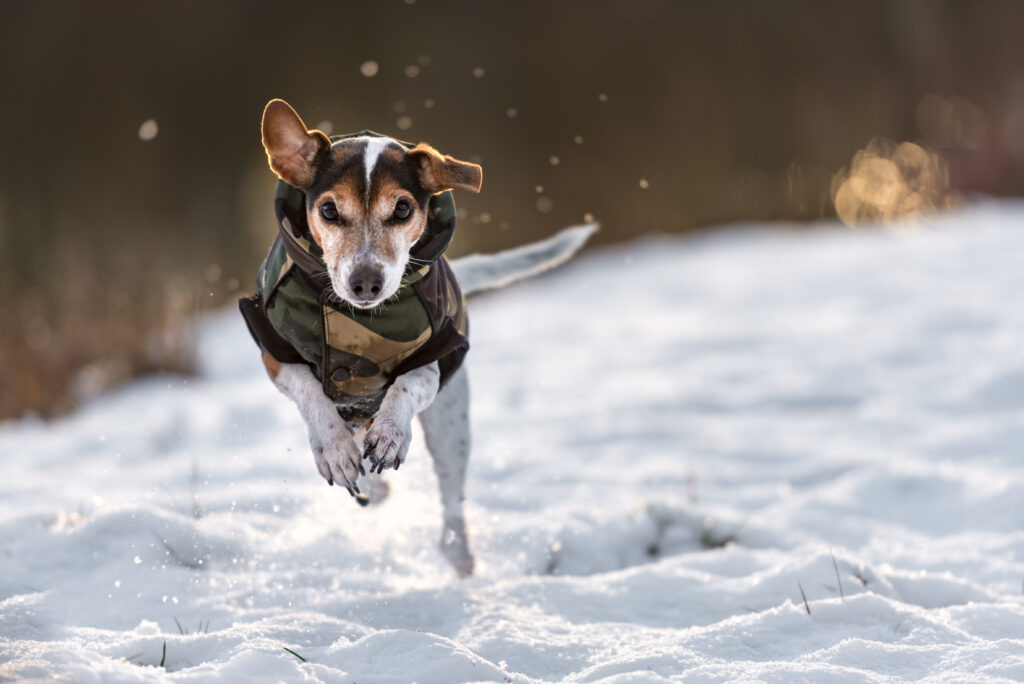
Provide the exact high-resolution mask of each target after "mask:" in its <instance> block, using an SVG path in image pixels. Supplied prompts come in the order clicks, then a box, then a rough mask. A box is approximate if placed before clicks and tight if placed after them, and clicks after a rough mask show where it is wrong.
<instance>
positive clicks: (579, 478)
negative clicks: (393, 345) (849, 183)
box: [0, 204, 1024, 684]
mask: <svg viewBox="0 0 1024 684" xmlns="http://www.w3.org/2000/svg"><path fill="white" fill-rule="evenodd" d="M1022 222H1024V206H1021V205H1019V204H998V205H984V206H978V207H975V208H972V209H970V210H966V211H962V212H957V213H953V214H948V215H945V216H941V217H933V218H930V219H926V220H923V221H921V223H920V225H919V226H918V228H917V229H916V230H909V231H903V232H895V233H893V232H885V233H883V232H877V231H863V232H859V231H850V230H846V229H840V228H838V227H836V226H824V227H821V228H819V229H818V230H817V231H814V232H808V231H804V230H792V231H790V230H786V229H783V228H779V227H776V228H773V229H769V230H763V229H754V228H735V229H730V230H727V231H725V232H720V233H717V234H714V235H711V236H707V237H702V238H697V239H651V240H647V241H643V242H639V243H635V244H632V245H627V246H624V247H618V248H615V249H609V250H603V251H600V250H597V251H592V252H590V253H589V254H586V255H584V256H583V257H582V258H579V259H578V260H577V261H574V262H572V263H570V264H567V265H566V266H564V267H563V268H562V269H560V270H559V271H557V272H555V273H551V274H548V275H545V276H544V277H542V278H538V279H536V280H533V281H530V282H527V283H523V284H520V285H517V286H515V287H514V288H510V289H509V290H505V291H501V292H496V293H492V294H488V295H486V296H483V297H481V298H480V299H477V300H474V302H473V303H472V305H471V314H472V319H473V320H472V325H473V350H472V352H471V353H470V355H469V359H468V364H469V368H470V372H471V376H470V377H471V382H472V385H473V391H474V413H473V427H474V431H475V434H474V440H475V450H474V456H473V460H472V462H471V468H470V476H469V478H470V479H469V484H468V492H467V494H468V515H469V526H470V533H471V535H472V543H473V545H474V548H475V551H476V554H477V561H478V573H477V575H476V576H475V577H473V578H471V579H469V580H466V581H459V580H457V579H456V578H455V576H454V574H453V573H452V572H451V570H450V568H449V567H448V565H447V563H446V562H445V561H444V560H443V559H442V558H441V556H440V554H439V552H438V551H437V549H436V548H435V535H436V532H437V528H438V524H439V517H440V516H439V510H440V506H439V503H438V502H437V501H436V485H435V483H434V480H433V477H434V476H433V473H432V471H431V468H430V466H429V463H428V459H427V458H426V455H425V454H424V453H423V451H422V449H423V447H422V443H421V442H419V441H414V444H413V448H412V449H411V451H410V456H409V461H408V463H407V465H406V466H405V467H403V468H402V470H401V471H399V472H398V473H394V474H391V475H390V476H389V482H390V484H391V490H392V494H391V497H390V498H389V499H388V500H387V501H386V502H385V503H384V504H383V505H381V506H378V507H371V508H368V509H360V508H359V507H358V506H357V505H356V504H355V503H353V501H352V500H351V498H350V497H348V496H347V495H346V494H345V493H344V490H342V491H339V490H338V489H337V488H330V487H327V486H326V484H325V483H324V482H323V481H322V479H321V478H320V477H319V476H318V475H317V473H316V472H315V470H314V466H313V460H312V457H311V456H310V454H309V452H308V447H307V445H306V443H305V430H304V428H303V426H302V424H301V421H300V419H299V416H298V414H297V412H296V411H295V409H294V407H292V406H291V405H290V404H289V403H288V401H287V400H286V399H285V398H284V397H282V396H280V395H278V394H277V392H276V391H275V390H274V388H273V386H272V385H271V384H270V383H269V382H268V381H267V380H266V379H265V377H264V376H263V372H262V368H261V365H260V363H259V359H258V354H257V353H256V350H255V348H254V347H253V345H252V343H251V341H250V340H249V339H248V336H247V334H246V332H245V328H244V326H243V324H242V321H241V319H240V318H238V316H237V315H236V314H234V313H226V314H223V315H218V316H214V317H212V318H210V319H209V320H207V321H206V322H205V323H203V325H202V328H201V335H202V339H201V349H202V353H203V372H202V374H201V375H200V377H198V378H195V379H189V380H184V379H179V378H159V379H150V380H146V381H143V382H139V383H136V384H134V385H132V386H130V387H128V388H126V389H124V390H122V391H119V392H117V393H115V394H113V395H110V396H108V397H105V398H103V399H102V400H100V401H97V402H95V403H93V404H91V405H89V406H87V407H85V408H84V409H82V410H80V411H78V412H77V413H76V414H74V415H72V416H70V417H67V418H65V419H62V420H60V421H57V422H55V423H52V424H44V423H41V422H38V421H33V420H24V421H20V422H15V423H8V424H6V425H4V426H3V427H2V428H0V462H2V464H3V468H4V471H3V472H4V478H3V480H2V482H0V541H2V545H0V663H2V664H0V680H8V679H10V680H33V679H35V680H39V681H50V680H55V679H56V680H61V681H73V682H92V681H96V682H99V681H102V682H121V681H124V682H141V681H181V682H190V681H194V682H214V681H223V682H238V681H314V682H350V681H357V682H360V683H363V684H365V683H367V682H407V681H418V682H421V683H422V682H457V681H514V682H542V681H543V682H547V681H563V680H568V681H580V682H596V681H603V682H610V681H616V682H626V681H629V682H639V681H666V680H682V681H734V680H738V679H742V680H746V681H780V682H790V681H808V680H810V681H843V682H845V681H858V682H859V681H928V680H931V681H955V680H961V681H972V682H978V681H990V682H996V681H1015V680H1021V679H1024V600H1022V592H1021V583H1022V580H1024V453H1022V445H1024V306H1022V304H1021V302H1020V301H1019V296H1020V293H1021V292H1024V266H1022V265H1024V231H1022V230H1021V229H1020V225H1021V223H1022ZM417 439H418V438H417ZM801 592H802V593H803V595H806V605H805V603H804V598H803V596H802V593H801ZM808 610H809V611H810V612H809V613H808ZM285 649H290V651H291V652H290V651H288V650H285ZM296 654H297V655H296ZM299 656H301V658H303V659H304V660H303V659H300V657H299ZM161 662H163V666H162V667H161V666H160V664H161Z"/></svg>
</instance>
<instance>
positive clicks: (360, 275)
mask: <svg viewBox="0 0 1024 684" xmlns="http://www.w3.org/2000/svg"><path fill="white" fill-rule="evenodd" d="M348 286H349V287H350V288H352V293H353V294H355V295H356V296H357V297H376V296H377V295H379V294H380V291H381V290H382V289H383V288H384V278H383V277H382V276H381V274H380V273H379V272H377V271H375V270H373V269H372V268H369V267H368V266H363V267H360V268H357V269H356V270H354V271H353V272H352V275H351V276H350V277H349V279H348Z"/></svg>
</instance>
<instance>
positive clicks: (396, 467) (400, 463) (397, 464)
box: [395, 459, 402, 470]
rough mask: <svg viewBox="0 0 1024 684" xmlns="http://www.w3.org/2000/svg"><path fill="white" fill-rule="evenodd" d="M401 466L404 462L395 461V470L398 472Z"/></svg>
mask: <svg viewBox="0 0 1024 684" xmlns="http://www.w3.org/2000/svg"><path fill="white" fill-rule="evenodd" d="M400 465H402V462H401V461H399V460H397V459H396V460H395V470H398V466H400Z"/></svg>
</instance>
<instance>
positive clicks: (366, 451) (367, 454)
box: [363, 442, 376, 458]
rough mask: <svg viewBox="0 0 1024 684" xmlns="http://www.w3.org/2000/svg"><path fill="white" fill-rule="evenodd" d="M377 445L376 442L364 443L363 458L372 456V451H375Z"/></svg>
mask: <svg viewBox="0 0 1024 684" xmlns="http://www.w3.org/2000/svg"><path fill="white" fill-rule="evenodd" d="M375 446H376V444H370V443H369V442H367V443H366V444H363V458H370V453H371V452H372V451H373V447H375Z"/></svg>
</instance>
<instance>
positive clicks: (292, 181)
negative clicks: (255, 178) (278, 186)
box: [262, 100, 331, 189]
mask: <svg viewBox="0 0 1024 684" xmlns="http://www.w3.org/2000/svg"><path fill="white" fill-rule="evenodd" d="M262 130H263V147H264V149H266V151H267V158H268V160H269V161H270V168H272V169H273V170H274V173H276V174H277V175H278V177H279V178H280V179H281V180H283V181H284V182H285V183H288V184H289V185H292V186H294V187H296V188H300V189H302V188H307V187H309V185H310V183H312V182H313V176H314V175H315V173H316V162H317V158H318V157H319V156H320V155H321V154H322V153H323V152H324V151H325V150H327V149H329V148H330V146H331V141H330V140H329V139H328V137H327V136H326V135H324V134H323V133H322V132H320V131H317V130H312V131H310V130H307V129H306V124H304V123H302V119H300V118H299V115H298V114H296V113H295V110H294V109H292V108H291V105H289V104H288V103H287V102H285V101H284V100H271V101H270V102H268V103H267V107H266V109H264V110H263V127H262Z"/></svg>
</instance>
